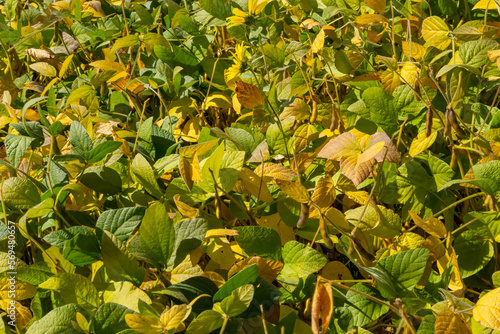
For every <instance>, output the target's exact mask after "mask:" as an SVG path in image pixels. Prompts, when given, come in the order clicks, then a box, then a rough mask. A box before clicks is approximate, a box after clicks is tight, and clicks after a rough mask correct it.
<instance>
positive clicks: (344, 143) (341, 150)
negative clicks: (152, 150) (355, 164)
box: [318, 132, 361, 160]
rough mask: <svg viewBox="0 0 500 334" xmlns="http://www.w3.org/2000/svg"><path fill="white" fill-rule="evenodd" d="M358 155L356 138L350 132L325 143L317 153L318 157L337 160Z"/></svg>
mask: <svg viewBox="0 0 500 334" xmlns="http://www.w3.org/2000/svg"><path fill="white" fill-rule="evenodd" d="M359 153H361V147H360V145H359V142H358V140H357V139H356V136H355V135H354V134H353V133H352V132H344V133H343V134H341V135H340V136H337V137H335V138H333V139H331V140H330V141H329V142H328V143H326V145H325V146H323V148H322V149H321V151H319V153H318V157H319V158H327V159H332V160H339V159H340V158H342V157H344V156H349V155H353V154H359Z"/></svg>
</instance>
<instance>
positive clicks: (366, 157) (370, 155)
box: [358, 141, 385, 164]
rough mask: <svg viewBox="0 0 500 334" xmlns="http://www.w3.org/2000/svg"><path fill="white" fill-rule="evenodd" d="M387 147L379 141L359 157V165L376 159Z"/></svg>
mask: <svg viewBox="0 0 500 334" xmlns="http://www.w3.org/2000/svg"><path fill="white" fill-rule="evenodd" d="M384 147H385V142H383V141H379V142H377V143H375V144H373V145H372V146H370V147H369V148H368V149H367V150H366V151H364V152H363V153H362V154H361V155H360V156H359V157H358V164H362V163H364V162H367V161H370V160H372V159H374V158H375V156H376V155H377V154H379V152H380V151H382V149H383V148H384Z"/></svg>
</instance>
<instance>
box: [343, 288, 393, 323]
mask: <svg viewBox="0 0 500 334" xmlns="http://www.w3.org/2000/svg"><path fill="white" fill-rule="evenodd" d="M352 288H353V289H355V290H358V291H360V292H363V293H365V294H368V295H370V296H373V297H376V298H379V299H382V296H380V293H379V292H378V291H377V290H376V289H375V288H374V287H372V286H368V285H365V284H363V283H358V284H356V285H354V286H352ZM346 299H347V301H346V306H345V307H346V308H347V310H348V312H349V313H351V315H352V321H353V326H360V327H362V326H365V325H367V324H369V323H370V322H372V321H375V320H377V319H378V318H379V317H380V316H382V315H384V314H385V313H387V311H389V306H387V305H382V304H379V303H376V302H375V301H373V300H371V299H368V298H366V297H364V296H362V295H360V294H359V293H356V292H354V291H351V290H349V291H347V294H346Z"/></svg>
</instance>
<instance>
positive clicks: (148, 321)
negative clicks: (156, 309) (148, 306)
mask: <svg viewBox="0 0 500 334" xmlns="http://www.w3.org/2000/svg"><path fill="white" fill-rule="evenodd" d="M125 322H126V323H127V325H128V326H129V327H130V328H132V329H133V330H134V331H136V332H138V333H141V334H157V333H163V329H162V327H163V326H162V324H161V322H160V320H159V319H158V318H156V317H153V316H145V315H140V314H127V315H125Z"/></svg>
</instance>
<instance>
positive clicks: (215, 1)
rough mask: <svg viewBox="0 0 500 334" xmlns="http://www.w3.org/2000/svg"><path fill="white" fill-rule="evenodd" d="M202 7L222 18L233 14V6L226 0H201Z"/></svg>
mask: <svg viewBox="0 0 500 334" xmlns="http://www.w3.org/2000/svg"><path fill="white" fill-rule="evenodd" d="M200 7H201V8H203V9H204V10H206V11H207V12H208V13H209V14H211V15H212V16H213V17H216V18H218V19H220V20H225V19H226V18H227V17H228V16H231V7H230V6H229V3H227V2H226V1H224V0H200Z"/></svg>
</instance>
